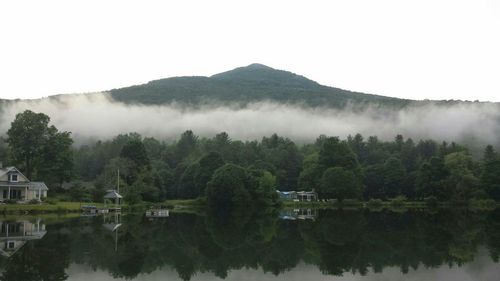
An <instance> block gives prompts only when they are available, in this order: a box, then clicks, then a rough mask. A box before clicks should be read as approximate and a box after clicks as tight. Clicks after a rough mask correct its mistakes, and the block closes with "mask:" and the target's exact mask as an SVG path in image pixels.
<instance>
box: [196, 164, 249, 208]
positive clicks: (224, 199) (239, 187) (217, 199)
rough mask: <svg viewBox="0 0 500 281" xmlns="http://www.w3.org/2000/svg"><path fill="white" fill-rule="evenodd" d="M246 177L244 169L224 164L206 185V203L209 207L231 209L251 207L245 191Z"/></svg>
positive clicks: (247, 192) (247, 193)
mask: <svg viewBox="0 0 500 281" xmlns="http://www.w3.org/2000/svg"><path fill="white" fill-rule="evenodd" d="M247 185H248V175H247V172H246V171H245V169H244V168H243V167H241V166H237V165H234V164H225V165H224V166H222V167H220V168H219V169H217V170H216V171H215V173H214V175H213V176H212V179H211V180H210V181H209V182H208V185H207V191H206V194H207V201H208V204H209V205H210V207H212V208H217V209H231V208H233V207H244V206H248V205H251V199H252V198H251V196H250V192H249V191H248V189H247Z"/></svg>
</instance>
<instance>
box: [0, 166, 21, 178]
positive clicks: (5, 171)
mask: <svg viewBox="0 0 500 281" xmlns="http://www.w3.org/2000/svg"><path fill="white" fill-rule="evenodd" d="M13 170H17V169H16V168H15V167H5V168H1V169H0V177H1V176H3V175H5V174H7V173H8V172H11V171H13ZM17 171H18V172H19V170H17Z"/></svg>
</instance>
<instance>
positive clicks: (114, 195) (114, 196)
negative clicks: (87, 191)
mask: <svg viewBox="0 0 500 281" xmlns="http://www.w3.org/2000/svg"><path fill="white" fill-rule="evenodd" d="M104 198H105V199H118V198H123V196H121V195H120V194H118V192H116V190H108V193H106V195H104Z"/></svg>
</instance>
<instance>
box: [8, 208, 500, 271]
mask: <svg viewBox="0 0 500 281" xmlns="http://www.w3.org/2000/svg"><path fill="white" fill-rule="evenodd" d="M0 221H1V224H2V225H1V234H0V238H1V241H0V248H1V250H0V254H1V255H0V272H1V273H0V276H1V277H0V280H12V281H14V280H15V281H18V280H19V281H29V280H82V281H90V280H104V281H105V280H145V281H146V280H147V281H151V280H222V279H225V280H256V281H261V280H287V281H294V280H453V281H465V280H482V281H484V280H499V276H500V264H499V263H497V261H498V258H499V255H500V211H498V210H497V211H490V212H471V211H466V210H453V211H450V210H447V211H446V210H442V211H438V212H432V213H431V212H425V211H408V212H403V213H397V212H390V211H382V212H369V211H346V210H344V211H333V210H319V211H317V210H283V211H281V212H276V211H271V212H261V213H259V214H255V213H253V214H244V215H226V216H222V217H218V216H208V215H194V214H175V213H174V214H173V213H170V215H169V216H168V217H165V218H148V217H146V216H145V215H143V214H128V215H122V216H115V215H113V214H108V215H105V216H103V215H101V216H96V217H73V218H58V217H54V216H47V217H41V218H36V217H2V218H0Z"/></svg>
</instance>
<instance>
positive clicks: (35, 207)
mask: <svg viewBox="0 0 500 281" xmlns="http://www.w3.org/2000/svg"><path fill="white" fill-rule="evenodd" d="M83 205H90V204H89V203H83V202H56V203H53V204H49V203H41V204H1V205H0V213H3V214H11V213H69V212H79V211H80V209H81V207H82V206H83ZM92 205H95V206H97V207H103V204H102V203H97V204H94V203H92Z"/></svg>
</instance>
